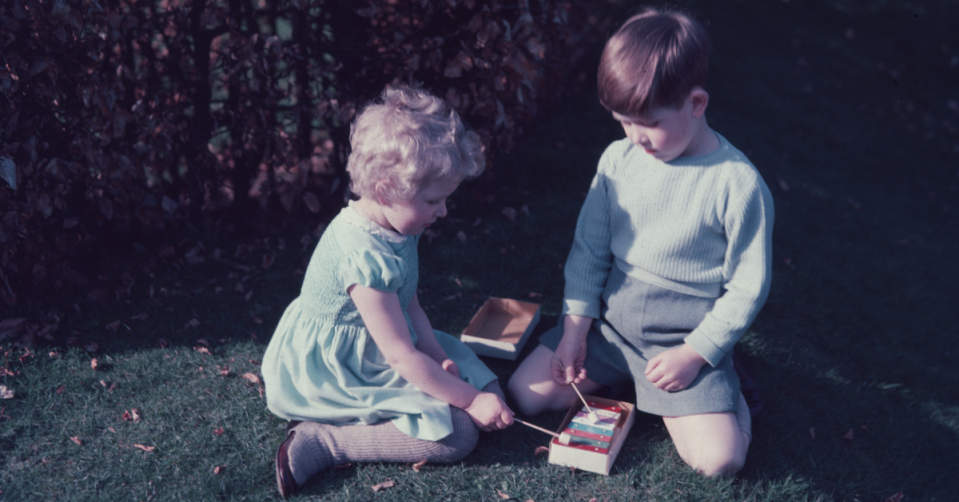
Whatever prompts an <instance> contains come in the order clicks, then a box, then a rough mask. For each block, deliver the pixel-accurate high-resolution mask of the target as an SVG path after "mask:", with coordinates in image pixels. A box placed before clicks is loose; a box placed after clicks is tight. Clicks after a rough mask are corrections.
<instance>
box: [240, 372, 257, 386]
mask: <svg viewBox="0 0 959 502" xmlns="http://www.w3.org/2000/svg"><path fill="white" fill-rule="evenodd" d="M240 378H242V379H244V380H249V381H250V383H255V384H257V385H259V384H260V377H258V376H256V375H254V374H253V373H244V374H243V375H241V376H240Z"/></svg>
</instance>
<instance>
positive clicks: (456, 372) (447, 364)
mask: <svg viewBox="0 0 959 502" xmlns="http://www.w3.org/2000/svg"><path fill="white" fill-rule="evenodd" d="M440 366H442V367H443V369H444V370H446V371H448V372H449V373H450V374H452V375H453V376H455V377H456V378H460V368H459V366H457V365H456V363H454V362H453V360H452V359H445V360H443V362H442V363H440Z"/></svg>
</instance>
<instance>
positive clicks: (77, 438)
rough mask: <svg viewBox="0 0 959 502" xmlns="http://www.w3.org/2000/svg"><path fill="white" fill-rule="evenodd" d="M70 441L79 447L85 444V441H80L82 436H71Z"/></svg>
mask: <svg viewBox="0 0 959 502" xmlns="http://www.w3.org/2000/svg"><path fill="white" fill-rule="evenodd" d="M70 440H71V441H73V442H74V443H76V444H79V445H82V444H83V441H81V440H80V436H70Z"/></svg>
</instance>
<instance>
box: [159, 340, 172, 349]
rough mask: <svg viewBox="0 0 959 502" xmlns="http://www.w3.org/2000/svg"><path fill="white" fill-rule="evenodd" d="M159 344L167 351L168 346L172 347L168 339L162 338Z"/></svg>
mask: <svg viewBox="0 0 959 502" xmlns="http://www.w3.org/2000/svg"><path fill="white" fill-rule="evenodd" d="M157 344H159V345H160V347H161V348H164V349H165V348H167V346H168V345H170V342H169V341H168V340H167V339H166V338H161V339H159V340H157Z"/></svg>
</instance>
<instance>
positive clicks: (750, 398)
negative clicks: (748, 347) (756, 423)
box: [733, 346, 763, 420]
mask: <svg viewBox="0 0 959 502" xmlns="http://www.w3.org/2000/svg"><path fill="white" fill-rule="evenodd" d="M733 369H735V370H736V375H738V376H739V389H740V391H741V392H742V393H743V397H744V398H746V405H747V406H749V415H750V416H751V417H752V419H753V420H756V418H757V417H759V415H762V413H763V395H762V393H761V392H759V387H758V386H757V385H756V381H755V380H753V377H752V375H750V374H749V370H747V369H746V363H745V361H743V356H742V355H740V354H739V347H738V346H734V347H733Z"/></svg>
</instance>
